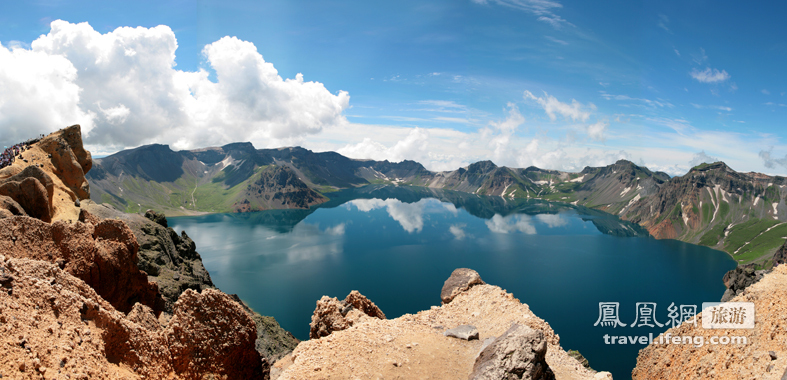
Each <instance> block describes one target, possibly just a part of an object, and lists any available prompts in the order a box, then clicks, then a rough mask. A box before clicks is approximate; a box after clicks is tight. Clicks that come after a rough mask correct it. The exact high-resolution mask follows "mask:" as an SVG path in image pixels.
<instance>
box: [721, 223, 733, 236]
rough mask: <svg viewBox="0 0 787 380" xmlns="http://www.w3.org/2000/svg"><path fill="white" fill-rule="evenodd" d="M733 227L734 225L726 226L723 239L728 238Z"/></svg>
mask: <svg viewBox="0 0 787 380" xmlns="http://www.w3.org/2000/svg"><path fill="white" fill-rule="evenodd" d="M734 225H735V224H733V223H730V225H729V226H727V229H726V230H725V231H724V237H727V236H730V231H731V230H732V226H734Z"/></svg>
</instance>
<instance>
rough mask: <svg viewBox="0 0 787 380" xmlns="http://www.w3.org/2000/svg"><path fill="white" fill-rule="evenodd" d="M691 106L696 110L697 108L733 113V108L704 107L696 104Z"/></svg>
mask: <svg viewBox="0 0 787 380" xmlns="http://www.w3.org/2000/svg"><path fill="white" fill-rule="evenodd" d="M691 105H692V106H693V107H694V108H696V109H712V110H719V111H727V112H731V111H732V108H731V107H727V106H713V105H710V106H703V105H700V104H695V103H691Z"/></svg>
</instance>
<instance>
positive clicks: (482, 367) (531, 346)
mask: <svg viewBox="0 0 787 380" xmlns="http://www.w3.org/2000/svg"><path fill="white" fill-rule="evenodd" d="M546 354H547V341H546V339H545V338H544V333H543V332H541V331H539V330H534V329H531V328H530V327H527V326H522V325H519V324H513V325H512V326H511V328H509V329H508V330H507V331H506V332H505V333H503V335H501V336H499V337H497V339H495V340H494V341H493V342H492V344H490V345H489V346H487V347H486V348H484V350H483V351H481V354H480V355H478V358H477V359H476V361H475V364H474V365H473V373H471V374H470V377H469V379H471V380H503V379H505V380H514V379H532V380H554V379H555V375H554V374H553V373H552V370H551V369H550V368H549V365H548V364H547V362H546Z"/></svg>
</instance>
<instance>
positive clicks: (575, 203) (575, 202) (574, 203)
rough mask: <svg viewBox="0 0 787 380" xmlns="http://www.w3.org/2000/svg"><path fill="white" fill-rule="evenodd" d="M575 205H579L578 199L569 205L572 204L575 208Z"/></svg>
mask: <svg viewBox="0 0 787 380" xmlns="http://www.w3.org/2000/svg"><path fill="white" fill-rule="evenodd" d="M577 203H579V199H577V200H575V201H573V202H571V204H572V205H574V206H576V205H577Z"/></svg>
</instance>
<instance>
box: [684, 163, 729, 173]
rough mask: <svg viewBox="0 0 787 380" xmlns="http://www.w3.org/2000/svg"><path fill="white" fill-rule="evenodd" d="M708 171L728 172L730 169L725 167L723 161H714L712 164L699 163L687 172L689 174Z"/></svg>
mask: <svg viewBox="0 0 787 380" xmlns="http://www.w3.org/2000/svg"><path fill="white" fill-rule="evenodd" d="M708 170H720V171H729V170H732V169H731V168H730V167H729V166H727V164H725V163H724V162H723V161H716V162H714V163H712V164H708V163H705V162H703V163H701V164H699V165H697V166H695V167H693V168H691V170H689V172H693V171H698V172H704V171H708ZM732 171H734V170H732Z"/></svg>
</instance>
